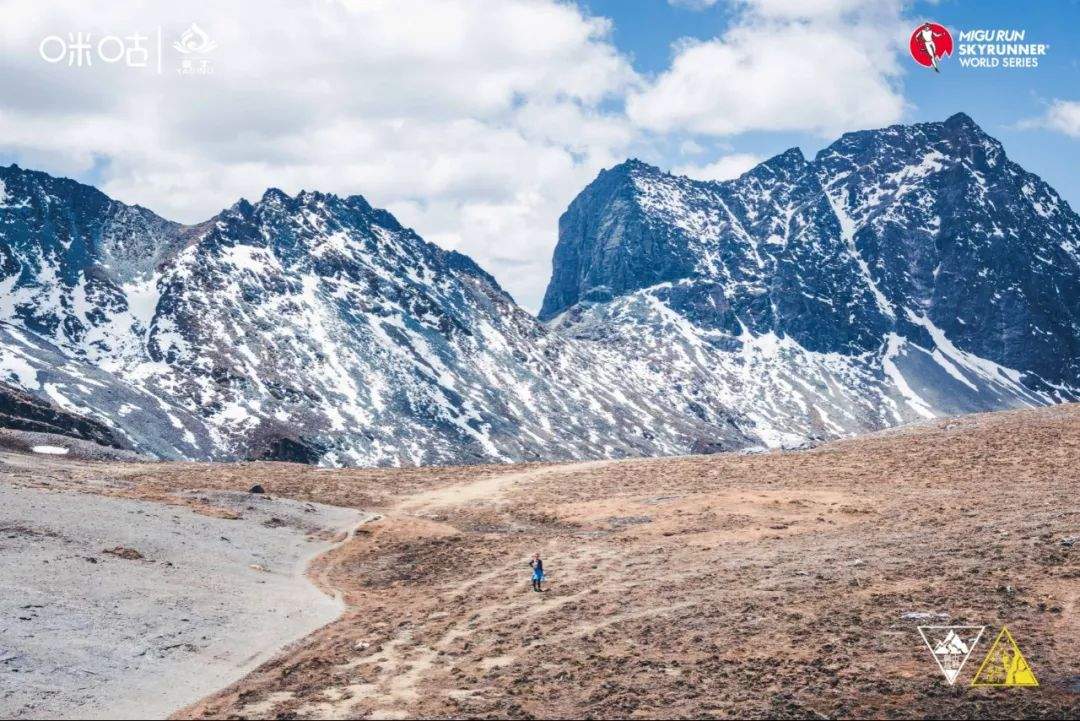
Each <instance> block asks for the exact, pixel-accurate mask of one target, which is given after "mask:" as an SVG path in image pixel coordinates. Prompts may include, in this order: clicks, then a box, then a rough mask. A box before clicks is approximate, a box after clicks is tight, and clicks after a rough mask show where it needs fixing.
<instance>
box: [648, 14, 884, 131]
mask: <svg viewBox="0 0 1080 721" xmlns="http://www.w3.org/2000/svg"><path fill="white" fill-rule="evenodd" d="M741 8H742V14H741V15H740V16H739V17H738V18H737V19H736V20H735V22H734V23H733V24H732V25H731V26H730V27H729V28H728V29H727V30H726V31H725V32H724V33H723V34H721V35H720V36H718V37H716V38H714V39H712V40H708V41H696V40H685V41H683V42H681V43H680V44H679V45H678V46H677V47H676V48H675V53H674V58H673V60H672V63H671V67H670V68H669V69H668V70H666V71H665V72H663V73H661V74H660V75H659V77H657V78H656V79H655V81H654V82H652V83H651V84H650V85H648V86H647V87H645V88H643V89H641V90H640V91H637V92H633V93H632V94H631V95H630V97H629V99H628V102H627V111H628V114H629V117H630V118H631V119H632V120H633V121H634V122H635V123H637V124H638V125H640V126H641V127H643V128H646V129H648V130H652V131H657V132H662V133H667V132H679V131H684V132H691V133H700V134H706V135H712V136H726V135H735V134H738V133H742V132H746V131H751V130H774V131H810V132H816V133H820V134H822V135H833V134H835V133H837V132H840V131H844V130H850V129H853V128H864V127H870V126H874V125H882V124H888V123H892V122H896V121H897V120H899V119H900V117H901V115H902V113H903V111H904V108H905V103H904V99H903V95H902V92H901V90H900V88H899V85H898V79H899V75H900V72H901V71H900V67H899V65H898V63H897V60H896V52H897V49H898V42H899V41H898V39H900V38H902V37H903V32H902V24H901V22H900V7H899V5H898V4H895V3H891V2H887V1H886V2H871V1H868V0H817V1H816V2H815V1H807V0H802V1H799V2H796V0H752V1H750V2H744V3H741Z"/></svg>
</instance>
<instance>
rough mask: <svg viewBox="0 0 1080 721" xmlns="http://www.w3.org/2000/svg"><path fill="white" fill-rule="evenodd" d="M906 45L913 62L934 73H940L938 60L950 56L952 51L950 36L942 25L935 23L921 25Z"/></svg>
mask: <svg viewBox="0 0 1080 721" xmlns="http://www.w3.org/2000/svg"><path fill="white" fill-rule="evenodd" d="M908 45H909V47H910V49H911V57H913V58H914V59H915V62H917V63H918V64H919V65H922V66H923V67H927V68H933V69H934V72H935V73H940V72H941V70H940V68H938V59H939V58H941V57H944V56H945V55H952V51H953V40H952V34H950V33H949V30H948V28H946V27H945V26H944V25H938V24H937V23H923V24H922V25H920V26H919V27H917V28H915V31H914V32H912V33H911V41H910V43H909V44H908Z"/></svg>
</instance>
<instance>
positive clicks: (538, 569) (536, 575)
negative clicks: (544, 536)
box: [529, 553, 544, 592]
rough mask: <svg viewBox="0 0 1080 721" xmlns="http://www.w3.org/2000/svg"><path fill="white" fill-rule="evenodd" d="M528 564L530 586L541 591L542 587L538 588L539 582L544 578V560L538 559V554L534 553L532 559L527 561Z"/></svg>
mask: <svg viewBox="0 0 1080 721" xmlns="http://www.w3.org/2000/svg"><path fill="white" fill-rule="evenodd" d="M529 565H530V566H531V567H532V570H533V575H532V587H533V590H534V591H537V592H541V591H543V590H544V589H542V588H540V582H541V581H543V580H544V562H543V561H541V560H540V554H539V553H534V554H533V557H532V560H531V561H529Z"/></svg>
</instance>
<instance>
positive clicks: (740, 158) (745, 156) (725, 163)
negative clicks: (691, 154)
mask: <svg viewBox="0 0 1080 721" xmlns="http://www.w3.org/2000/svg"><path fill="white" fill-rule="evenodd" d="M763 160H765V158H763V157H761V156H760V155H754V154H752V153H731V154H729V155H722V156H720V157H719V158H717V159H716V160H714V161H713V162H711V163H706V164H705V165H694V164H688V165H680V166H676V167H675V168H673V169H672V172H674V173H677V174H678V175H685V176H686V177H688V178H693V179H694V180H731V179H732V178H737V177H739V176H740V175H742V174H743V173H745V172H746V171H747V170H750V169H751V168H753V167H754V166H755V165H757V164H758V163H760V162H761V161H763Z"/></svg>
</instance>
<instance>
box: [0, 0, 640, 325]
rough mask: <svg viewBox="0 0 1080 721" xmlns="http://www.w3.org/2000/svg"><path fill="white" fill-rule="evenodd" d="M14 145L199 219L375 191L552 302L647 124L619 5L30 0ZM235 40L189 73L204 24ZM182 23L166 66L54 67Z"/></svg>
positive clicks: (14, 54) (513, 0)
mask: <svg viewBox="0 0 1080 721" xmlns="http://www.w3.org/2000/svg"><path fill="white" fill-rule="evenodd" d="M4 15H5V23H4V27H3V28H2V30H0V38H2V39H3V45H0V47H2V48H3V49H2V50H0V78H2V80H0V84H2V87H0V92H2V96H3V98H4V103H3V106H2V108H0V151H3V152H4V153H6V154H9V155H13V156H14V157H16V159H17V160H18V161H19V162H20V163H21V164H23V165H25V166H28V167H35V168H40V169H43V170H47V171H49V172H53V173H61V174H68V175H76V176H85V175H87V174H88V173H89V171H90V169H91V168H98V169H99V170H98V171H97V172H98V174H99V175H100V177H99V178H97V182H98V185H99V186H100V187H101V188H102V189H103V190H104V191H105V192H107V193H109V194H110V195H112V196H114V197H116V198H118V199H120V200H123V201H125V202H129V203H139V204H142V205H145V206H147V207H149V208H152V209H153V210H155V211H157V212H159V213H161V214H162V215H164V216H166V217H170V218H174V219H177V220H181V221H186V222H196V221H200V220H204V219H206V218H208V217H210V216H212V215H213V214H214V213H216V212H217V211H218V210H220V209H221V208H222V207H225V206H228V205H230V204H232V203H233V202H235V200H236V199H237V198H239V197H241V196H245V197H248V198H252V199H254V198H258V197H260V196H261V194H262V192H263V191H264V190H265V189H266V187H267V186H277V187H280V188H282V189H284V190H286V191H287V192H296V191H299V190H300V189H301V188H308V189H320V190H324V191H328V192H336V193H340V194H352V193H360V194H363V195H364V196H365V197H367V198H368V200H369V201H370V202H372V203H373V204H375V205H377V206H383V207H388V208H389V209H390V210H391V211H392V212H394V213H395V214H396V215H398V216H399V220H401V222H402V223H404V224H406V225H410V226H413V227H415V228H416V229H417V231H418V232H420V233H421V234H422V235H424V236H425V237H427V238H429V239H431V240H433V241H436V242H440V243H441V244H443V245H445V246H448V247H456V248H458V249H460V250H462V251H463V252H466V253H469V254H470V255H472V256H473V257H474V258H475V259H476V260H477V262H479V263H480V264H481V265H483V266H484V267H486V268H487V269H488V270H490V271H492V272H493V273H494V274H495V275H496V277H498V278H499V279H500V281H501V282H503V283H504V285H505V286H506V287H507V288H508V290H510V291H511V292H512V293H513V294H514V295H515V297H516V298H518V299H519V300H520V301H521V302H523V303H525V304H526V305H528V306H531V307H535V306H537V305H538V304H539V299H540V296H541V295H542V293H543V290H544V286H545V285H546V283H547V279H548V276H549V274H550V258H551V249H552V247H553V246H554V243H555V240H556V220H557V218H558V216H559V214H560V213H561V212H562V211H563V210H564V209H565V207H566V205H567V204H568V203H569V201H570V200H571V199H572V198H573V196H574V195H575V194H576V193H577V192H578V191H579V190H580V189H581V188H582V187H583V186H584V185H585V184H586V183H587V182H589V181H590V180H591V179H592V178H593V177H594V176H595V174H596V173H597V172H598V170H599V169H600V168H601V167H603V166H605V165H612V164H614V163H616V162H619V161H620V160H622V159H623V158H624V157H625V156H626V155H627V154H629V152H630V147H629V146H630V144H631V143H632V142H633V140H634V138H635V135H636V131H635V130H634V129H633V128H632V126H630V125H629V124H628V123H627V122H626V120H625V118H623V117H622V116H621V114H611V113H610V112H607V111H605V110H602V107H604V104H605V103H606V101H607V100H609V99H611V98H616V99H617V98H620V97H621V96H622V95H623V94H625V92H626V90H627V88H628V87H631V86H633V85H634V84H635V83H636V82H637V76H636V75H635V73H634V72H633V70H632V68H631V67H630V65H629V63H628V62H627V60H626V59H625V58H624V57H623V56H622V55H621V54H620V53H619V52H618V51H617V50H616V49H615V48H614V47H613V45H612V44H611V43H610V41H609V38H608V35H609V32H610V24H609V22H608V21H607V20H604V19H600V18H594V17H589V16H587V15H585V14H583V13H582V12H581V11H580V10H579V9H577V8H576V7H574V6H571V5H567V4H564V3H559V2H554V1H551V0H430V1H429V0H424V1H421V0H393V1H389V0H387V1H383V2H379V1H373V0H363V1H361V0H355V1H349V0H341V1H338V2H318V3H296V2H292V1H290V0H277V1H276V2H275V1H271V2H265V1H263V0H258V1H257V0H247V1H244V2H239V1H238V2H231V3H227V4H221V3H213V2H209V0H201V1H198V2H189V3H184V4H175V5H172V6H170V5H168V4H165V3H150V4H143V5H142V6H139V5H133V4H121V3H109V4H100V3H95V4H92V3H85V2H67V3H52V4H50V5H48V6H46V7H42V6H41V5H40V3H38V2H36V0H25V1H23V2H18V1H16V2H9V3H7V4H5V9H4ZM192 21H196V22H198V24H199V25H200V26H201V27H202V28H204V29H205V30H206V31H207V32H208V33H210V35H211V36H212V38H213V40H215V41H216V42H217V43H218V49H216V50H215V51H214V52H213V54H212V56H211V57H212V61H213V69H214V73H213V75H211V76H201V77H182V76H181V75H179V74H178V73H177V72H176V71H177V69H178V68H179V62H180V55H179V54H178V53H177V52H176V51H174V50H173V49H172V48H171V42H172V40H173V39H175V38H176V37H178V36H179V34H180V33H181V32H182V31H183V30H184V29H185V28H186V27H187V26H188V25H189V24H190V23H191V22H192ZM158 26H161V27H162V28H163V30H164V40H165V42H164V48H165V49H164V73H163V74H161V75H158V74H157V73H155V72H154V71H153V69H152V68H151V69H135V68H130V67H124V66H123V65H122V64H117V65H112V66H104V65H102V64H101V63H100V61H98V62H96V63H95V65H93V66H91V67H82V68H79V67H68V66H67V65H66V64H65V63H60V64H55V65H51V64H49V63H46V62H44V61H43V60H42V59H41V58H40V57H39V56H38V46H39V43H40V41H41V40H42V38H44V37H45V36H47V35H61V36H64V37H66V35H67V33H69V32H84V33H86V32H89V33H91V35H92V37H93V38H94V40H95V42H96V41H97V39H98V38H101V37H102V36H103V35H108V34H116V35H129V34H130V33H132V32H134V31H141V32H143V33H148V34H150V35H151V44H152V43H153V41H154V38H153V37H152V36H153V34H154V31H155V30H156V28H157V27H158Z"/></svg>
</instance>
